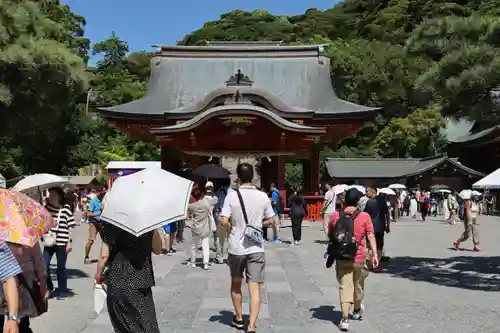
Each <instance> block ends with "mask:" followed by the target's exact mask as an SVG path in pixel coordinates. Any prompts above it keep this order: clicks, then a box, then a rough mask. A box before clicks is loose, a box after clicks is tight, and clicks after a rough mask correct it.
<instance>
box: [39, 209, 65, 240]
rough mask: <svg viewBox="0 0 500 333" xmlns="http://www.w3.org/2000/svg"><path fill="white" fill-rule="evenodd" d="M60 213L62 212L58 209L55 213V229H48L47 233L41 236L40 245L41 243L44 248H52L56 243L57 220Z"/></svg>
mask: <svg viewBox="0 0 500 333" xmlns="http://www.w3.org/2000/svg"><path fill="white" fill-rule="evenodd" d="M61 212H62V208H60V209H59V212H57V218H56V227H55V228H52V229H49V231H47V232H46V233H45V235H43V238H42V243H43V246H44V247H53V246H54V245H56V243H57V233H56V231H57V228H58V227H59V220H60V218H61Z"/></svg>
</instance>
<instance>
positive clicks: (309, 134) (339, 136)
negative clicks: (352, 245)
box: [99, 42, 377, 192]
mask: <svg viewBox="0 0 500 333" xmlns="http://www.w3.org/2000/svg"><path fill="white" fill-rule="evenodd" d="M99 113H100V115H101V117H103V118H104V119H106V120H107V121H108V122H109V123H111V124H112V125H114V126H116V127H117V128H119V129H120V130H122V131H125V132H127V133H129V134H130V135H132V136H134V137H136V138H138V139H141V140H145V141H156V142H158V143H159V144H160V145H161V163H162V167H163V168H164V169H166V170H168V171H172V172H179V170H180V169H181V168H182V167H186V164H187V166H188V167H192V168H194V167H196V166H198V165H200V164H203V163H207V162H208V161H210V162H212V163H222V164H223V165H224V164H227V163H226V162H225V160H227V159H228V158H229V159H231V158H232V159H233V160H234V159H237V160H238V161H239V160H240V159H244V158H251V159H254V160H255V161H256V164H257V165H259V166H260V170H259V171H258V173H259V174H260V178H261V185H262V186H263V187H265V188H268V187H269V184H270V183H271V182H275V183H276V184H277V186H278V188H279V189H280V190H283V189H284V185H285V184H284V183H285V179H284V176H285V161H286V159H287V156H292V155H293V156H294V158H295V160H300V161H301V163H302V164H303V173H304V190H305V191H306V192H314V191H317V190H318V188H319V152H320V150H321V148H322V147H323V146H324V145H325V144H328V145H334V144H336V143H338V142H340V141H341V140H343V139H344V138H346V137H349V136H351V135H353V134H354V133H356V132H357V131H359V130H360V129H361V128H362V127H363V126H364V125H365V124H366V123H367V122H370V121H371V120H372V119H373V118H374V116H375V115H376V113H377V108H372V107H366V106H361V105H357V104H354V103H350V102H347V101H344V100H341V99H339V98H338V97H337V95H336V94H335V91H334V90H333V88H332V83H331V77H330V59H329V58H328V57H327V56H326V54H325V49H324V46H322V45H303V46H283V45H281V43H277V42H209V43H206V45H205V46H163V47H161V48H160V50H159V51H158V52H157V54H156V55H155V56H154V57H153V58H152V59H151V78H150V81H149V88H148V93H147V95H146V96H145V97H143V98H141V99H139V100H135V101H132V102H130V103H126V104H123V105H116V106H110V107H105V108H100V109H99ZM224 166H226V165H224Z"/></svg>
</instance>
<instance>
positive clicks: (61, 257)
mask: <svg viewBox="0 0 500 333" xmlns="http://www.w3.org/2000/svg"><path fill="white" fill-rule="evenodd" d="M54 254H55V255H56V261H57V269H56V275H57V289H58V290H59V291H63V292H64V291H67V290H68V277H67V275H66V261H67V260H68V252H66V246H58V245H55V246H52V247H46V248H45V249H44V250H43V259H44V261H45V267H46V268H47V288H48V289H49V290H51V291H52V290H54V283H53V282H52V276H51V275H50V262H51V260H52V257H53V256H54Z"/></svg>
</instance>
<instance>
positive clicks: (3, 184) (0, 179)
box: [0, 173, 7, 188]
mask: <svg viewBox="0 0 500 333" xmlns="http://www.w3.org/2000/svg"><path fill="white" fill-rule="evenodd" d="M0 188H7V180H6V179H5V177H4V176H2V174H1V173H0Z"/></svg>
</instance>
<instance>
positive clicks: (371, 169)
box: [326, 156, 484, 179]
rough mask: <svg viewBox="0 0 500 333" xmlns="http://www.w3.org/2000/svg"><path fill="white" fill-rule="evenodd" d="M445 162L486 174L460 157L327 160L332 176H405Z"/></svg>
mask: <svg viewBox="0 0 500 333" xmlns="http://www.w3.org/2000/svg"><path fill="white" fill-rule="evenodd" d="M443 163H450V164H452V165H453V166H454V167H456V168H459V169H461V170H462V171H463V172H465V173H467V174H470V175H472V176H475V177H484V174H483V173H481V172H479V171H476V170H474V169H471V168H468V167H466V166H464V165H463V164H461V163H460V162H459V161H458V159H456V158H450V157H447V156H437V157H433V158H425V159H413V158H408V159H404V158H402V159H398V158H329V159H327V161H326V168H327V171H328V174H329V175H330V177H332V178H346V179H355V178H404V177H411V176H416V175H419V174H422V173H424V172H427V171H430V170H432V169H434V168H436V167H438V166H440V165H441V164H443Z"/></svg>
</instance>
